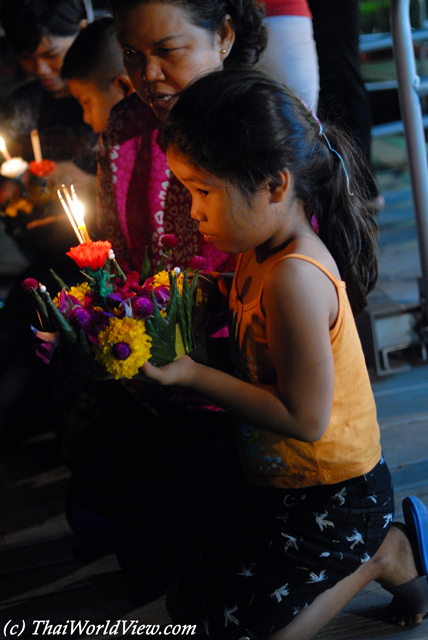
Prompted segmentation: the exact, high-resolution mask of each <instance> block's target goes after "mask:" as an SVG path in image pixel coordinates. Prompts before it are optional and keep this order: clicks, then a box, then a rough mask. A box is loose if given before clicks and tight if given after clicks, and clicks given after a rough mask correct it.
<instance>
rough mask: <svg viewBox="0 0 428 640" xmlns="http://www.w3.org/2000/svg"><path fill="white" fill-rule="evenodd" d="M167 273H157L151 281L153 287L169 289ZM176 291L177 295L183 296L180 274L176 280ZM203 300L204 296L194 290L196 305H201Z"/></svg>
mask: <svg viewBox="0 0 428 640" xmlns="http://www.w3.org/2000/svg"><path fill="white" fill-rule="evenodd" d="M168 273H169V272H168V271H160V272H159V273H157V274H156V275H155V278H154V280H153V287H160V286H164V287H169V276H168ZM177 289H178V292H179V294H180V295H181V296H182V295H183V274H182V273H180V274H179V275H178V278H177ZM203 300H204V294H203V293H202V291H201V290H200V289H199V288H198V289H197V290H196V304H197V305H199V304H201V302H203Z"/></svg>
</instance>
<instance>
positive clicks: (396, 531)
mask: <svg viewBox="0 0 428 640" xmlns="http://www.w3.org/2000/svg"><path fill="white" fill-rule="evenodd" d="M388 535H389V536H390V537H391V540H390V541H389V542H390V544H392V545H393V547H394V553H393V554H392V555H389V554H388V552H387V554H386V556H385V558H384V559H383V560H382V562H383V570H382V575H381V577H380V578H379V580H378V582H379V583H380V584H381V585H382V587H384V589H387V590H389V589H390V588H391V587H392V588H394V587H398V586H401V585H403V584H406V582H409V581H410V580H413V579H414V578H417V577H418V571H417V569H416V564H415V559H414V556H413V551H412V547H411V545H410V542H409V539H408V537H407V533H406V527H405V526H404V525H403V524H401V523H398V522H395V523H394V524H393V525H392V527H391V530H390V533H389V534H388ZM425 613H426V612H424V613H414V612H412V611H410V610H409V607H408V605H407V606H406V604H405V603H404V602H402V600H401V599H400V597H399V596H394V598H393V600H392V602H391V604H390V605H389V607H388V618H389V619H390V620H391V621H392V622H395V623H396V624H398V625H399V626H401V627H407V626H414V625H418V624H421V622H422V620H423V618H424V615H425Z"/></svg>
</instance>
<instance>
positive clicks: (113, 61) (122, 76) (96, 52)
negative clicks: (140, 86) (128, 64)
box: [61, 17, 134, 133]
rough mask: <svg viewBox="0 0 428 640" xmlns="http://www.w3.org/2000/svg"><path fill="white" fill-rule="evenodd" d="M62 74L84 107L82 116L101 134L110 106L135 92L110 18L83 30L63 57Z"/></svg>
mask: <svg viewBox="0 0 428 640" xmlns="http://www.w3.org/2000/svg"><path fill="white" fill-rule="evenodd" d="M61 76H62V77H63V78H64V79H66V80H67V82H68V87H69V90H70V93H71V94H72V95H73V96H74V98H76V100H78V101H79V103H80V105H81V106H82V109H83V119H84V121H85V122H86V123H87V124H89V125H90V126H91V127H92V129H93V130H94V132H95V133H100V132H101V131H102V130H103V128H104V126H105V125H106V124H107V120H108V118H109V115H110V109H111V108H112V107H114V105H115V104H116V103H117V102H119V101H120V100H122V98H124V97H125V96H127V95H128V94H129V93H132V92H133V91H134V89H133V87H132V84H131V81H130V79H129V78H128V76H127V74H126V71H125V68H124V66H123V59H122V52H121V50H120V48H119V45H118V43H117V39H116V31H115V26H114V21H113V18H110V17H105V18H100V19H99V20H96V21H95V22H92V23H91V24H89V25H88V26H87V27H85V28H84V29H82V31H81V32H80V33H79V35H78V36H77V38H76V39H75V41H74V42H73V44H72V45H71V47H70V49H69V50H68V51H67V55H66V56H65V59H64V64H63V67H62V70H61Z"/></svg>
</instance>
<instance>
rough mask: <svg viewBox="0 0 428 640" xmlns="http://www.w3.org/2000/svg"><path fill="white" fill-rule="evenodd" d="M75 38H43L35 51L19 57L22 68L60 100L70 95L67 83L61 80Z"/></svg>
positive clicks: (47, 36)
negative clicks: (66, 57) (63, 66)
mask: <svg viewBox="0 0 428 640" xmlns="http://www.w3.org/2000/svg"><path fill="white" fill-rule="evenodd" d="M75 37H76V36H54V35H50V34H49V35H46V36H43V37H42V39H41V40H40V42H39V46H38V47H37V49H36V50H35V51H33V52H32V53H28V52H27V53H23V54H21V55H20V56H19V63H20V65H21V67H22V68H23V69H24V70H25V71H26V72H27V73H29V74H30V75H32V76H34V77H35V78H36V79H37V80H38V81H39V82H40V84H41V85H42V86H43V87H44V88H45V89H47V90H48V91H50V92H51V93H53V94H54V95H55V96H56V97H58V98H60V97H62V96H64V95H68V87H67V81H66V80H63V79H62V78H61V67H62V63H63V60H64V57H65V54H66V53H67V51H68V49H69V48H70V47H71V45H72V43H73V42H74V39H75Z"/></svg>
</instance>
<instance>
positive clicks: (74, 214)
mask: <svg viewBox="0 0 428 640" xmlns="http://www.w3.org/2000/svg"><path fill="white" fill-rule="evenodd" d="M61 188H62V190H63V192H64V195H65V200H64V198H63V197H62V195H61V192H60V190H59V189H58V191H57V193H58V198H59V201H60V202H61V204H62V206H63V208H64V211H65V213H66V214H67V217H68V219H69V220H70V223H71V226H72V227H73V230H74V232H75V234H76V236H77V239H78V240H79V242H80V244H84V243H85V242H86V243H87V244H89V243H90V242H91V239H90V237H89V234H88V231H87V229H86V225H85V221H84V217H83V214H84V209H83V205H82V203H81V202H80V201H79V200H78V198H77V196H76V192H75V190H74V187H73V185H71V196H70V193H69V191H68V189H67V187H66V186H65V185H64V184H63V185H61Z"/></svg>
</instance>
